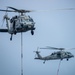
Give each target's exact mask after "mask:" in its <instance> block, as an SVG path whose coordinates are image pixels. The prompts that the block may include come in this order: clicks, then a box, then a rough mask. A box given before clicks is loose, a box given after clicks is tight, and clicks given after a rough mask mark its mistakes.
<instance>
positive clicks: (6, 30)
mask: <svg viewBox="0 0 75 75" xmlns="http://www.w3.org/2000/svg"><path fill="white" fill-rule="evenodd" d="M0 32H8V29H0Z"/></svg>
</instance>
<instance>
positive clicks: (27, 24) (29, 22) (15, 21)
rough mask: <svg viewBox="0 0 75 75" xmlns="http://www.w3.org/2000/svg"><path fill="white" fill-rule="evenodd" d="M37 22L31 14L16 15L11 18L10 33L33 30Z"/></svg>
mask: <svg viewBox="0 0 75 75" xmlns="http://www.w3.org/2000/svg"><path fill="white" fill-rule="evenodd" d="M34 24H35V22H34V21H33V19H32V18H31V17H30V16H24V15H23V16H21V15H20V16H15V17H12V18H11V19H10V23H9V25H8V26H9V27H8V28H9V30H8V32H9V33H10V34H15V33H19V32H26V31H29V30H31V31H33V30H35V28H34Z"/></svg>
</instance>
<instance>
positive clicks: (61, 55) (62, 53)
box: [35, 51, 74, 61]
mask: <svg viewBox="0 0 75 75" xmlns="http://www.w3.org/2000/svg"><path fill="white" fill-rule="evenodd" d="M36 54H37V57H35V59H39V60H44V61H46V60H58V59H60V60H63V59H67V60H68V59H69V58H72V57H74V55H73V54H72V53H70V52H65V51H58V52H54V53H52V54H50V55H48V56H45V57H42V56H41V55H40V54H39V52H36Z"/></svg>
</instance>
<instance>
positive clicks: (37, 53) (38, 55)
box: [35, 51, 42, 59]
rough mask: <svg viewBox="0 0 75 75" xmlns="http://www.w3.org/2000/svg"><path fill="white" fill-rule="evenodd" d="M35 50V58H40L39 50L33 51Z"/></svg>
mask: <svg viewBox="0 0 75 75" xmlns="http://www.w3.org/2000/svg"><path fill="white" fill-rule="evenodd" d="M35 52H36V55H37V57H35V59H42V56H41V55H40V54H39V53H40V52H39V51H35Z"/></svg>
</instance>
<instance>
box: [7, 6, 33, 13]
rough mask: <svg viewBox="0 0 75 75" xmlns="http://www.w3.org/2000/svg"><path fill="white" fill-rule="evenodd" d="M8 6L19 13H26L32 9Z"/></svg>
mask: <svg viewBox="0 0 75 75" xmlns="http://www.w3.org/2000/svg"><path fill="white" fill-rule="evenodd" d="M8 8H10V9H13V10H15V11H16V12H20V13H27V12H32V11H33V10H23V9H16V8H13V7H8Z"/></svg>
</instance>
